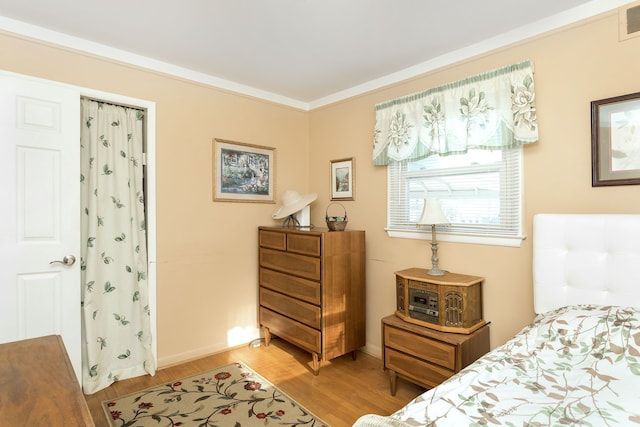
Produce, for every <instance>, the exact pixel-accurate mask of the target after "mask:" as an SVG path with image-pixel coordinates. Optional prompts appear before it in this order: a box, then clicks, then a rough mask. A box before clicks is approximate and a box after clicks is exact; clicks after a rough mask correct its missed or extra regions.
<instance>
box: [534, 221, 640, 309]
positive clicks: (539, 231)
mask: <svg viewBox="0 0 640 427" xmlns="http://www.w3.org/2000/svg"><path fill="white" fill-rule="evenodd" d="M533 289H534V309H535V312H536V313H544V312H546V311H549V310H553V309H556V308H560V307H563V306H565V305H571V304H611V305H621V306H640V215H622V214H538V215H536V216H535V217H534V219H533Z"/></svg>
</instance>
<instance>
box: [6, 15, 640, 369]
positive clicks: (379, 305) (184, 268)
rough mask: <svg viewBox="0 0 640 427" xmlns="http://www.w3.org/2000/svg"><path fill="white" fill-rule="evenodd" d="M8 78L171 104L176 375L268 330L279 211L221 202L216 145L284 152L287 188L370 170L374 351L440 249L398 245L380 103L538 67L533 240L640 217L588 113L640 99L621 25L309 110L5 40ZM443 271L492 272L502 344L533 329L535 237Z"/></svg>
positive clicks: (363, 200) (161, 304) (167, 119)
mask: <svg viewBox="0 0 640 427" xmlns="http://www.w3.org/2000/svg"><path fill="white" fill-rule="evenodd" d="M0 51H1V52H2V55H0V69H3V70H7V71H13V72H17V73H23V74H27V75H32V76H36V77H42V78H46V79H50V80H56V81H60V82H64V83H69V84H73V85H78V86H82V87H87V88H92V89H97V90H102V91H107V92H112V93H116V94H122V95H126V96H130V97H135V98H141V99H145V100H149V101H154V102H156V106H157V145H156V151H157V242H158V246H157V250H158V284H157V286H158V289H157V296H158V312H157V318H158V353H159V362H160V364H161V365H164V364H168V363H173V362H177V361H180V360H185V359H188V358H191V357H195V356H199V355H202V354H206V353H209V352H214V351H217V350H220V349H223V348H225V347H227V346H230V345H234V342H233V341H232V340H230V339H229V335H230V334H233V333H234V332H237V331H251V330H252V329H254V328H255V327H256V311H257V310H256V300H257V298H256V282H257V267H256V264H257V251H256V242H257V238H256V237H257V232H256V228H257V226H259V225H264V224H274V223H273V222H272V221H271V219H270V217H271V213H272V212H273V210H274V208H275V205H271V204H247V203H218V202H212V201H211V175H212V165H211V155H212V139H213V138H224V139H230V140H236V141H242V142H247V143H252V144H258V145H266V146H271V147H275V148H276V157H277V177H276V179H277V187H278V191H280V192H282V191H284V190H285V189H295V190H298V191H300V192H306V191H309V192H317V193H318V194H319V198H318V200H317V201H316V202H314V204H313V205H312V210H311V212H312V222H314V223H315V224H317V225H322V224H323V223H324V213H325V208H326V207H327V205H328V203H329V162H330V160H332V159H339V158H344V157H355V158H356V200H355V201H350V202H344V205H345V207H346V208H347V211H348V214H349V225H348V227H349V228H353V229H364V230H366V232H367V310H368V313H367V351H369V352H372V353H374V354H378V352H379V347H380V318H381V317H383V316H385V315H387V314H390V313H392V312H393V310H394V279H393V272H394V271H396V270H399V269H404V268H407V267H413V266H422V267H428V266H429V257H430V253H429V252H428V251H429V249H428V244H427V242H426V241H414V240H405V239H391V238H389V237H387V235H386V233H385V231H384V227H385V218H386V170H385V168H383V167H373V166H372V165H371V148H372V134H373V124H374V105H375V104H376V103H378V102H381V101H385V100H388V99H391V98H395V97H398V96H402V95H406V94H409V93H413V92H417V91H421V90H424V89H427V88H429V87H432V86H435V85H438V84H441V83H446V82H449V81H454V80H457V79H460V78H464V77H466V76H468V75H471V74H475V73H479V72H483V71H486V70H488V69H492V68H496V67H500V66H503V65H506V64H509V63H512V62H517V61H520V60H522V59H527V58H528V59H531V60H532V61H533V63H534V65H535V82H536V88H537V107H538V117H539V124H540V142H539V143H538V144H537V145H535V146H532V147H527V148H525V156H524V159H525V160H524V168H525V188H524V194H525V200H524V214H525V218H524V219H525V232H526V234H527V235H529V236H530V235H531V222H532V216H533V215H534V214H535V213H538V212H637V211H638V209H639V208H640V200H639V197H638V196H639V195H640V194H639V190H638V187H637V186H627V187H612V188H591V184H590V182H591V166H590V164H591V160H590V130H589V124H590V116H589V102H590V101H591V100H595V99H602V98H606V97H610V96H616V95H622V94H626V93H631V92H637V91H639V90H640V84H639V83H638V81H639V80H638V77H637V76H638V75H640V60H639V59H638V52H640V38H639V39H631V40H628V41H625V42H621V43H619V42H618V41H617V15H616V14H614V13H612V14H607V15H605V16H603V17H599V18H598V19H594V20H591V21H589V22H587V23H584V24H582V25H576V26H572V27H571V28H568V29H565V30H564V31H559V32H555V33H553V34H550V35H548V36H545V37H539V38H536V39H535V40H531V41H528V42H525V43H520V44H518V45H517V46H513V47H510V48H507V49H502V50H500V51H498V52H495V53H492V54H490V55H483V56H481V57H479V58H475V59H472V60H468V61H465V62H464V63H461V64H458V65H456V66H451V67H447V69H445V70H440V71H438V72H433V73H430V74H429V75H426V76H423V77H420V78H416V79H412V80H411V81H407V82H404V83H402V84H398V85H394V86H393V87H389V88H386V89H384V90H378V91H375V92H372V93H370V94H366V95H363V96H359V97H356V98H353V99H350V100H348V101H344V102H340V103H337V104H334V105H331V106H328V107H324V108H321V109H318V110H315V111H312V112H310V113H308V112H304V111H299V110H295V109H292V108H288V107H283V106H279V105H276V104H272V103H269V102H265V101H261V100H256V99H252V98H249V97H246V96H240V95H236V94H232V93H228V92H225V91H222V90H218V89H215V88H210V87H206V86H203V85H198V84H194V83H190V82H186V81H184V80H180V79H175V78H171V77H167V76H164V75H162V74H159V73H154V72H149V71H144V70H140V69H137V68H134V67H130V66H126V65H122V64H118V63H115V62H112V61H106V60H102V59H99V58H95V57H91V56H88V55H82V54H77V53H74V52H71V51H68V50H64V49H59V48H55V47H51V46H47V45H45V44H42V43H39V42H32V41H28V40H24V39H21V38H15V37H12V36H9V35H2V34H0ZM440 259H441V261H440V262H441V266H442V267H443V268H446V269H448V270H451V271H456V272H461V273H469V274H474V275H482V276H484V277H486V283H485V287H484V309H485V310H484V311H485V318H486V319H488V320H491V321H492V337H491V343H492V346H496V345H498V344H500V343H502V342H504V341H505V340H506V339H507V338H508V337H509V336H510V335H511V334H513V333H514V332H516V331H517V330H518V329H519V328H521V327H522V326H523V325H524V324H526V323H527V322H529V321H530V320H531V319H532V317H533V307H532V286H531V239H530V238H529V239H527V240H525V241H524V242H523V245H522V247H521V248H506V247H495V246H482V245H468V244H454V243H446V242H444V243H441V245H440Z"/></svg>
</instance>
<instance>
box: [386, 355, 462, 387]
mask: <svg viewBox="0 0 640 427" xmlns="http://www.w3.org/2000/svg"><path fill="white" fill-rule="evenodd" d="M384 354H385V361H384V365H385V367H386V368H388V369H391V370H392V371H395V372H396V373H398V374H399V375H402V376H404V377H406V378H408V379H409V380H411V381H413V382H415V383H417V384H420V385H423V386H426V387H435V386H437V385H439V384H440V383H442V382H443V381H444V380H446V379H448V378H449V377H451V376H452V375H453V374H454V372H453V371H451V370H448V369H444V368H442V367H440V366H437V365H433V364H431V363H428V362H425V361H424V360H421V359H418V358H415V357H413V356H410V355H408V354H405V353H401V352H399V351H396V350H394V349H392V348H388V347H387V348H386V349H385V352H384Z"/></svg>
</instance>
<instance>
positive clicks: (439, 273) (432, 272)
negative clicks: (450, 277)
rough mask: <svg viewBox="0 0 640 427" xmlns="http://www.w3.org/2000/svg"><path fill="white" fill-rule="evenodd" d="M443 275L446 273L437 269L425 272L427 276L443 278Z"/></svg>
mask: <svg viewBox="0 0 640 427" xmlns="http://www.w3.org/2000/svg"><path fill="white" fill-rule="evenodd" d="M444 273H446V271H445V270H440V269H439V268H438V267H434V268H432V269H431V270H429V271H427V274H428V275H429V276H444Z"/></svg>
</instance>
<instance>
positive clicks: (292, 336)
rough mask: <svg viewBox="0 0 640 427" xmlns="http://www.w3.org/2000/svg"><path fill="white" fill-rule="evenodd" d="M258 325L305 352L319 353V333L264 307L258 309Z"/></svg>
mask: <svg viewBox="0 0 640 427" xmlns="http://www.w3.org/2000/svg"><path fill="white" fill-rule="evenodd" d="M260 324H261V325H262V326H265V327H267V328H269V331H270V333H273V334H274V335H277V336H279V337H281V338H283V339H285V340H287V341H289V342H291V343H293V344H295V345H297V346H299V347H300V348H303V349H305V350H307V351H310V352H314V353H321V352H322V350H321V346H320V342H321V341H320V331H317V330H315V329H313V328H310V327H309V326H307V325H303V324H302V323H299V322H296V321H295V320H291V319H289V318H288V317H284V316H282V315H280V314H278V313H276V312H274V311H271V310H269V309H268V308H265V307H260Z"/></svg>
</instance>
